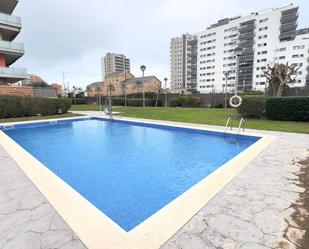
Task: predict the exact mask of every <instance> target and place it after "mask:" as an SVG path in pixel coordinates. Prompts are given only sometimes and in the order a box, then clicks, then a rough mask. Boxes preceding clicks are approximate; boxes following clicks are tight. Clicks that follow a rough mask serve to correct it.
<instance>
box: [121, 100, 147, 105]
mask: <svg viewBox="0 0 309 249" xmlns="http://www.w3.org/2000/svg"><path fill="white" fill-rule="evenodd" d="M127 101H128V106H143V99H128V100H127ZM145 106H150V100H149V99H145Z"/></svg>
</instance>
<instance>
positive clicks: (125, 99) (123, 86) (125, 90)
mask: <svg viewBox="0 0 309 249" xmlns="http://www.w3.org/2000/svg"><path fill="white" fill-rule="evenodd" d="M121 87H122V91H123V93H124V106H125V107H127V84H126V83H124V82H123V83H121Z"/></svg>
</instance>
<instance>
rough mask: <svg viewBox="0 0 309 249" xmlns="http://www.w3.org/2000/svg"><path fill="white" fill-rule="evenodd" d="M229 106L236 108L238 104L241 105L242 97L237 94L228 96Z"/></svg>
mask: <svg viewBox="0 0 309 249" xmlns="http://www.w3.org/2000/svg"><path fill="white" fill-rule="evenodd" d="M229 103H230V106H232V107H234V108H237V107H239V106H241V103H242V98H241V97H240V96H238V95H234V96H232V97H231V98H230V102H229Z"/></svg>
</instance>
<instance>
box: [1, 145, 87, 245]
mask: <svg viewBox="0 0 309 249" xmlns="http://www.w3.org/2000/svg"><path fill="white" fill-rule="evenodd" d="M0 248H1V249H86V247H85V246H84V245H83V243H82V242H81V241H80V240H79V239H78V238H77V236H76V235H75V234H74V233H73V232H72V230H71V229H70V228H69V227H68V225H67V224H66V223H65V222H64V221H63V219H62V218H61V217H60V216H59V214H58V213H57V212H56V211H55V209H54V208H53V207H51V205H50V204H49V203H48V201H47V200H46V199H45V197H44V196H43V195H42V194H41V193H40V192H39V191H38V189H37V188H36V187H35V186H34V185H33V183H32V182H31V181H30V180H29V178H28V177H27V176H26V175H25V174H24V173H23V172H22V170H21V169H20V168H19V166H18V165H16V163H15V162H14V161H13V159H12V158H10V156H9V155H8V154H7V153H6V152H5V151H4V149H3V148H2V147H1V146H0Z"/></svg>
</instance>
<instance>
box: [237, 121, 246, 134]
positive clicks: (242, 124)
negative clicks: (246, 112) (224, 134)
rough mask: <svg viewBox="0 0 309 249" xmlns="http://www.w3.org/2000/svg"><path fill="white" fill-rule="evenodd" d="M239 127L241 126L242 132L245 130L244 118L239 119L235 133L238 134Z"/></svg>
mask: <svg viewBox="0 0 309 249" xmlns="http://www.w3.org/2000/svg"><path fill="white" fill-rule="evenodd" d="M241 127H242V128H243V132H245V118H241V119H240V122H239V126H238V131H237V134H239V132H240V128H241Z"/></svg>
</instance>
